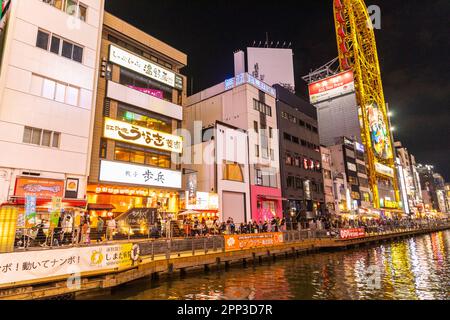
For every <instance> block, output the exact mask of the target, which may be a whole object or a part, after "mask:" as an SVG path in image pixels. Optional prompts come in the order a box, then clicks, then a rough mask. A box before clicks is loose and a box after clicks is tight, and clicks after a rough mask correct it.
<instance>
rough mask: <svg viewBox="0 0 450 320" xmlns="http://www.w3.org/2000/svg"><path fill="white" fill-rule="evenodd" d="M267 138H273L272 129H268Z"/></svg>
mask: <svg viewBox="0 0 450 320" xmlns="http://www.w3.org/2000/svg"><path fill="white" fill-rule="evenodd" d="M269 138H270V139H272V138H273V128H272V127H269Z"/></svg>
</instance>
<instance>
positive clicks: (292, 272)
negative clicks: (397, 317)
mask: <svg viewBox="0 0 450 320" xmlns="http://www.w3.org/2000/svg"><path fill="white" fill-rule="evenodd" d="M85 298H86V297H85ZM90 298H92V299H137V300H154V299H158V300H161V299H164V300H165V299H187V300H192V299H196V300H204V299H223V300H227V299H232V300H236V299H250V300H259V299H264V300H287V299H296V300H303V299H308V300H310V299H333V300H336V299H352V300H358V299H383V300H384V299H414V300H416V299H418V300H429V299H439V300H450V299H449V298H450V231H446V232H440V233H434V234H430V235H425V236H418V237H414V238H410V239H406V240H401V241H396V242H390V243H385V244H382V245H378V246H373V247H365V248H361V249H353V250H347V251H339V252H322V253H318V254H313V255H305V256H300V257H298V258H296V259H294V258H289V259H283V260H278V261H276V262H269V261H264V262H263V263H262V264H261V265H259V264H258V265H256V266H252V265H251V264H249V266H248V267H246V268H243V267H241V266H235V267H231V268H230V269H229V270H228V271H224V270H222V271H210V272H209V273H206V274H205V273H194V274H189V273H188V275H187V276H186V277H185V278H183V279H180V277H179V276H175V275H174V276H173V277H172V279H169V280H166V279H165V280H164V281H162V280H160V281H159V282H156V283H155V282H153V283H151V282H150V280H148V279H147V280H140V281H137V282H134V283H132V284H129V285H126V286H124V287H121V288H120V289H115V290H114V291H113V292H112V293H111V294H110V293H109V292H108V294H104V295H99V296H94V297H90Z"/></svg>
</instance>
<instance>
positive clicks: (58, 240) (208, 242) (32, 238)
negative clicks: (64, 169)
mask: <svg viewBox="0 0 450 320" xmlns="http://www.w3.org/2000/svg"><path fill="white" fill-rule="evenodd" d="M440 227H450V222H449V221H448V219H447V220H433V221H426V222H421V223H402V224H398V225H380V226H365V227H358V226H355V227H348V228H340V229H334V228H332V229H328V230H317V229H300V230H281V231H280V232H282V233H283V240H284V243H290V242H298V241H302V240H307V239H343V237H342V234H343V233H342V231H349V230H355V229H356V230H362V231H363V234H364V236H362V237H370V236H377V235H387V234H392V233H401V232H407V231H417V230H424V231H426V230H430V231H431V230H433V229H437V228H440ZM289 229H290V228H289ZM138 230H140V229H139V226H135V228H130V232H128V233H118V232H113V231H109V230H103V231H101V232H98V231H97V230H95V229H93V230H91V232H84V233H83V232H82V231H81V230H79V229H67V228H66V229H64V228H53V229H52V228H45V227H44V226H38V227H34V228H19V229H17V232H16V239H15V246H14V250H15V252H23V251H34V250H51V249H61V248H70V247H88V246H98V245H106V244H107V245H111V244H118V243H126V242H133V243H139V247H140V249H141V253H140V254H141V255H142V256H156V255H166V256H167V257H172V256H173V255H175V256H177V255H181V254H183V253H192V254H193V255H195V254H200V253H208V252H217V251H224V250H225V235H224V234H220V235H217V234H206V235H202V236H195V237H162V234H161V233H154V232H150V231H148V232H139V231H138ZM235 234H236V235H239V233H235ZM253 234H254V233H251V235H253ZM242 235H250V233H245V234H242Z"/></svg>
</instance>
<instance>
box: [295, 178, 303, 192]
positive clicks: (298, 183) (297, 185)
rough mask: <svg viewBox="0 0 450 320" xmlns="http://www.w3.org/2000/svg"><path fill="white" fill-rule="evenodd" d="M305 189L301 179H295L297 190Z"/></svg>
mask: <svg viewBox="0 0 450 320" xmlns="http://www.w3.org/2000/svg"><path fill="white" fill-rule="evenodd" d="M302 187H303V182H302V179H300V178H299V177H296V178H295V189H302Z"/></svg>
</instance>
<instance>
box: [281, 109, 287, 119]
mask: <svg viewBox="0 0 450 320" xmlns="http://www.w3.org/2000/svg"><path fill="white" fill-rule="evenodd" d="M281 117H282V118H283V119H286V120H288V119H289V116H288V114H287V113H286V112H284V111H283V112H281Z"/></svg>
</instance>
